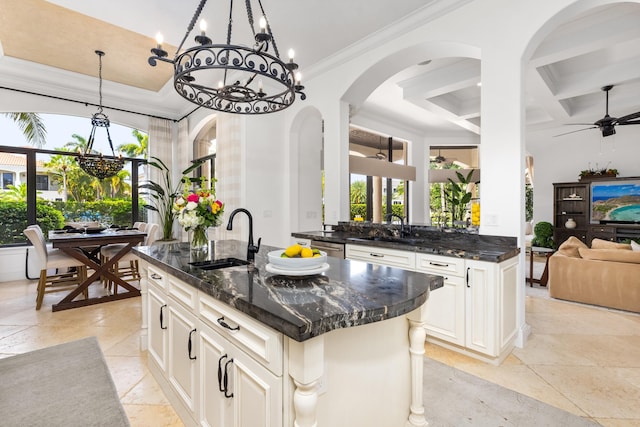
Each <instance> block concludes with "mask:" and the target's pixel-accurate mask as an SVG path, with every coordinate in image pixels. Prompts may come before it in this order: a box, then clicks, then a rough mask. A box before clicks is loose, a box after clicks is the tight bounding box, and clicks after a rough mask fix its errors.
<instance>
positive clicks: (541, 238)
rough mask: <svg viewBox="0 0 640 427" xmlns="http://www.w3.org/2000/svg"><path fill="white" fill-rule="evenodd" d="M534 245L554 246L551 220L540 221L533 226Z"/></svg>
mask: <svg viewBox="0 0 640 427" xmlns="http://www.w3.org/2000/svg"><path fill="white" fill-rule="evenodd" d="M533 234H534V237H533V240H531V245H532V246H539V247H542V248H553V225H552V224H551V223H550V222H546V221H540V222H539V223H537V224H536V225H535V227H533Z"/></svg>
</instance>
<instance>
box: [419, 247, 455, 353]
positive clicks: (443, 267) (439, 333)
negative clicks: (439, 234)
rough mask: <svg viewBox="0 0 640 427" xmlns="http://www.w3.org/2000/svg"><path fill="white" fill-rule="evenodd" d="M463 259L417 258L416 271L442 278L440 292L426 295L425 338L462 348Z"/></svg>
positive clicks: (424, 255)
mask: <svg viewBox="0 0 640 427" xmlns="http://www.w3.org/2000/svg"><path fill="white" fill-rule="evenodd" d="M464 264H465V262H464V259H460V258H452V257H445V256H441V255H430V254H416V270H417V271H419V272H421V273H428V274H436V275H439V276H442V277H443V279H444V284H443V286H442V288H440V289H437V290H435V291H433V292H431V293H430V294H429V299H428V300H427V303H426V304H427V308H426V316H427V320H426V327H425V329H426V330H427V336H428V337H436V338H439V339H442V340H445V341H447V342H450V343H453V344H456V345H459V346H463V347H464V346H465V344H466V337H465V317H466V307H465V293H466V286H465V268H464Z"/></svg>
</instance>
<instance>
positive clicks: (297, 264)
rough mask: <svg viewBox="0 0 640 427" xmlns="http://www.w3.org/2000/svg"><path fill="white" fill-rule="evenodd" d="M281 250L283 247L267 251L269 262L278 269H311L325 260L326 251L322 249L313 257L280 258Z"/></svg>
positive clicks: (319, 265) (282, 250)
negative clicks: (318, 254)
mask: <svg viewBox="0 0 640 427" xmlns="http://www.w3.org/2000/svg"><path fill="white" fill-rule="evenodd" d="M283 252H284V249H278V250H277V251H271V252H269V253H268V254H267V256H268V257H269V264H271V265H273V266H275V267H276V268H278V269H280V270H312V269H315V268H319V267H321V266H322V264H324V263H326V262H327V253H326V252H322V251H320V256H318V257H315V258H281V257H280V255H282V253H283Z"/></svg>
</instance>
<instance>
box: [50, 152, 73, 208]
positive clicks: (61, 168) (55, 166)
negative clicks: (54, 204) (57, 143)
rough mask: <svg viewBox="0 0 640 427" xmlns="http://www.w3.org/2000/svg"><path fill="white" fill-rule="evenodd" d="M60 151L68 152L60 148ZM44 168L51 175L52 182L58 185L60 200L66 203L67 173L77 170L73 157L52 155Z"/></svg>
mask: <svg viewBox="0 0 640 427" xmlns="http://www.w3.org/2000/svg"><path fill="white" fill-rule="evenodd" d="M59 150H60V151H68V149H66V148H60V149H59ZM44 166H45V167H46V168H47V169H48V170H49V171H50V172H51V173H53V176H52V181H53V182H54V183H55V184H57V185H58V193H61V194H62V200H63V201H65V202H66V201H67V195H68V194H67V182H68V175H69V171H70V170H71V169H73V168H78V164H77V163H76V162H75V161H74V159H73V157H71V156H65V155H63V154H53V155H52V156H51V158H50V159H49V161H48V162H45V164H44Z"/></svg>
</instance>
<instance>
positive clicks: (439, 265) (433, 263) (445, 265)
mask: <svg viewBox="0 0 640 427" xmlns="http://www.w3.org/2000/svg"><path fill="white" fill-rule="evenodd" d="M429 265H435V266H436V267H449V264H440V263H439V262H432V261H429Z"/></svg>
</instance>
